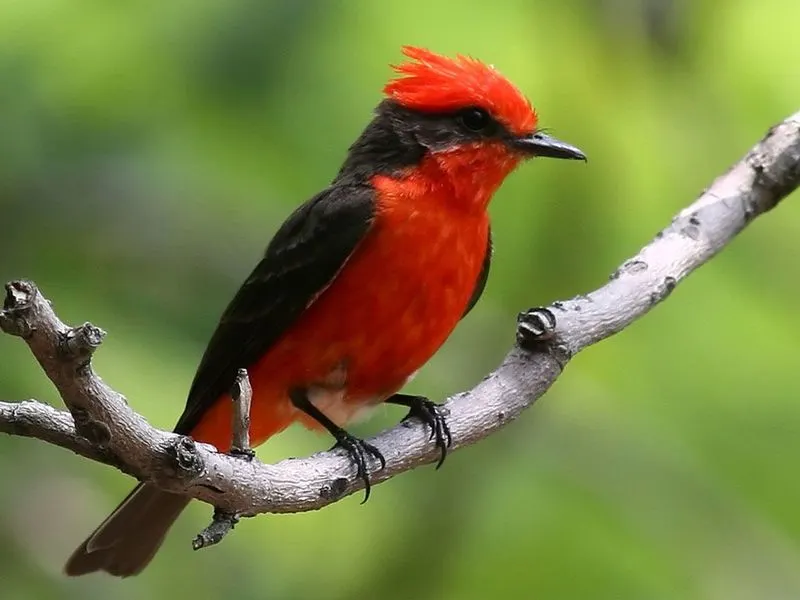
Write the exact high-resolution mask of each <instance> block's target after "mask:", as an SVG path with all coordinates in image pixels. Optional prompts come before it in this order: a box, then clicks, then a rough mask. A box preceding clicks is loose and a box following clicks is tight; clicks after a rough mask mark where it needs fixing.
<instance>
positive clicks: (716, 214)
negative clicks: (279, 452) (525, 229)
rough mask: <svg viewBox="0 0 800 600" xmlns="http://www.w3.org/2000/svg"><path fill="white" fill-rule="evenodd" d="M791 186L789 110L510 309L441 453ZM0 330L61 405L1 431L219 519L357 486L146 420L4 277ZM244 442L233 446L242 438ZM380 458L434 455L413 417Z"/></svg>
mask: <svg viewBox="0 0 800 600" xmlns="http://www.w3.org/2000/svg"><path fill="white" fill-rule="evenodd" d="M799 183H800V112H798V113H796V114H794V115H792V116H791V117H789V118H787V119H786V120H785V121H783V122H782V123H780V124H779V125H777V126H775V127H774V128H772V129H771V130H770V131H769V132H768V134H767V135H766V137H765V138H764V139H763V140H762V141H761V142H759V143H758V144H757V145H756V146H755V147H754V148H753V149H752V150H751V151H750V152H749V153H748V154H747V156H745V157H744V158H743V159H742V160H741V161H739V162H738V163H736V164H735V165H734V166H733V167H732V168H731V169H730V170H729V171H728V172H727V173H726V174H724V175H722V176H721V177H719V178H718V179H717V180H716V181H715V182H714V183H713V185H712V186H711V187H710V188H709V189H708V190H706V191H705V192H704V193H703V194H702V195H701V196H700V198H699V199H698V200H697V201H696V202H694V203H693V204H692V205H690V206H688V207H687V208H685V209H684V210H683V211H681V212H680V213H679V214H678V215H677V216H676V217H675V218H674V219H673V221H672V223H671V224H670V225H669V226H668V227H666V228H665V229H664V230H663V231H661V232H660V233H658V234H657V235H656V237H655V239H653V240H652V241H651V242H650V243H649V244H648V245H647V246H645V247H644V248H643V249H642V250H641V251H640V252H639V253H638V254H637V255H635V256H634V257H632V258H631V259H629V260H627V261H625V263H624V264H623V265H622V266H621V267H620V268H619V269H618V270H617V271H615V272H614V273H613V274H612V275H611V278H610V281H609V282H608V283H607V284H606V285H604V286H603V287H601V288H599V289H597V290H595V291H593V292H591V293H589V294H587V295H581V296H577V297H575V298H573V299H571V300H568V301H565V302H555V303H553V305H552V306H551V307H550V308H549V309H538V310H534V311H528V312H526V313H522V314H521V315H520V317H519V319H518V330H517V339H518V342H519V343H518V345H517V346H515V347H514V348H513V349H512V350H511V351H510V352H509V353H508V355H507V356H506V358H505V360H504V361H503V363H502V364H501V365H500V366H499V367H498V368H497V369H496V370H495V371H494V372H492V373H491V374H489V375H488V376H487V377H486V378H485V379H484V380H483V381H482V382H481V383H480V384H478V385H477V386H476V387H475V388H474V389H472V390H470V391H468V392H464V393H461V394H456V395H455V396H453V397H451V398H449V399H448V400H447V402H446V408H447V410H448V411H449V417H448V423H449V426H450V430H451V432H452V436H453V446H452V448H451V450H456V449H458V448H460V447H463V446H467V445H469V444H473V443H475V442H477V441H479V440H481V439H483V438H485V437H487V436H488V435H490V434H492V433H494V432H495V431H497V430H499V429H500V428H501V427H503V426H504V425H506V424H507V423H508V422H510V421H512V420H514V419H515V418H516V417H517V416H519V414H520V413H521V412H522V411H523V410H524V409H526V408H527V407H529V406H531V405H532V404H533V403H534V402H535V400H536V399H537V398H539V397H540V396H541V395H542V394H544V393H545V392H546V391H547V390H548V389H549V387H550V386H551V385H552V384H553V382H554V381H555V380H556V379H557V378H558V376H559V375H560V374H561V372H562V370H563V368H564V366H565V365H566V364H567V362H568V361H569V359H570V358H571V357H572V356H574V355H575V354H576V353H577V352H579V351H581V350H583V349H584V348H586V347H588V346H590V345H592V344H594V343H597V342H599V341H600V340H603V339H605V338H607V337H609V336H611V335H613V334H614V333H617V332H618V331H621V330H622V329H624V328H625V327H627V326H628V325H629V324H630V323H632V322H633V321H634V320H635V319H637V318H639V317H641V316H642V315H644V314H645V313H646V312H648V311H649V310H650V309H651V308H653V307H654V306H655V305H656V304H658V303H659V302H661V301H662V300H664V299H665V298H666V297H667V296H668V295H669V294H670V293H671V292H672V291H673V290H674V288H675V287H676V285H677V284H678V283H679V282H680V281H681V280H682V279H683V278H684V277H686V276H687V275H688V274H689V273H691V272H692V271H694V270H695V269H697V268H698V267H699V266H701V265H702V264H704V263H705V262H706V261H708V260H709V259H710V258H711V257H713V256H714V255H715V254H716V253H717V252H719V251H720V250H722V249H723V248H724V247H725V246H726V245H727V244H728V243H729V242H730V241H731V240H732V239H733V238H734V237H735V236H736V234H738V233H739V232H740V231H741V230H742V229H744V227H745V226H747V225H748V224H749V223H750V222H752V221H753V220H754V219H755V218H756V217H758V216H760V215H761V214H763V213H765V212H767V211H768V210H770V209H772V208H774V207H775V206H776V205H777V204H778V202H779V201H780V200H781V199H782V198H784V197H785V196H786V195H788V194H789V193H790V192H792V191H793V190H794V189H795V188H796V187H797V186H798V184H799ZM6 289H7V292H8V294H7V297H6V301H5V305H4V310H3V312H2V313H0V327H2V329H3V330H4V331H5V332H7V333H10V334H12V335H17V336H20V337H22V338H23V339H24V340H25V342H26V343H27V344H28V346H29V347H30V350H31V351H32V353H33V355H34V356H35V357H36V359H37V360H38V361H39V364H40V365H41V366H42V368H43V370H44V371H45V373H46V374H47V376H48V377H49V378H50V380H51V381H52V382H53V383H54V384H55V386H56V388H57V389H58V391H59V393H60V394H61V397H62V399H63V400H64V403H65V405H66V406H67V408H68V409H69V413H67V412H64V411H59V410H56V409H54V408H52V407H50V406H48V405H46V404H43V403H40V402H35V401H26V402H20V403H9V402H0V432H2V433H8V434H12V435H21V436H27V437H34V438H38V439H40V440H43V441H45V442H48V443H51V444H54V445H57V446H61V447H63V448H67V449H69V450H72V451H73V452H75V453H77V454H79V455H81V456H83V457H85V458H88V459H90V460H95V461H98V462H102V463H105V464H109V465H112V466H114V467H116V468H118V469H120V470H122V471H124V472H126V473H129V474H131V475H133V476H135V477H137V478H139V479H143V480H148V481H151V482H153V483H154V484H156V485H158V486H160V487H162V488H163V489H165V490H169V491H172V492H178V493H182V494H187V495H190V496H192V497H195V498H198V499H200V500H203V501H206V502H208V503H210V504H212V505H213V506H215V507H216V509H217V511H219V512H220V513H222V514H229V515H245V516H247V515H255V514H259V513H267V512H301V511H308V510H314V509H318V508H321V507H323V506H325V505H327V504H330V503H332V502H335V501H336V500H338V499H340V498H342V497H344V496H347V495H349V494H352V493H353V492H355V491H357V490H359V489H360V488H361V487H362V484H361V483H360V482H359V481H358V480H357V479H356V477H355V472H354V469H353V467H352V465H351V464H350V461H349V460H348V458H347V456H346V455H345V454H344V453H342V452H339V451H328V452H321V453H318V454H315V455H313V456H311V457H309V458H301V459H287V460H284V461H281V462H279V463H277V464H272V465H266V464H262V463H260V462H258V461H255V460H254V461H246V460H242V459H241V458H236V457H232V456H228V455H226V454H221V453H218V452H216V451H215V449H213V448H211V447H210V446H207V445H204V444H199V443H195V442H194V441H192V440H191V439H189V438H187V437H185V436H179V435H175V434H172V433H167V432H164V431H160V430H158V429H155V428H153V427H152V426H151V425H150V424H149V423H147V421H146V420H145V419H144V418H143V417H141V416H140V415H138V414H136V413H135V412H134V411H132V410H131V409H130V408H129V407H128V405H127V403H126V401H125V398H124V397H123V396H122V395H121V394H120V393H118V392H116V391H114V390H113V389H111V388H110V387H109V386H108V385H106V384H105V383H104V382H103V381H102V379H100V377H99V376H98V375H97V374H96V373H95V372H94V371H93V369H92V364H91V355H92V353H93V352H94V350H95V349H96V348H97V347H98V346H99V344H100V343H101V341H102V338H103V335H104V333H103V331H102V330H100V329H98V328H96V327H94V326H92V325H91V324H88V323H87V324H84V325H82V326H80V327H77V328H70V327H68V326H67V325H65V324H64V323H63V322H61V320H60V319H59V318H58V317H57V316H56V314H55V312H54V311H53V309H52V307H51V305H50V303H49V302H48V301H47V300H45V299H44V297H42V295H41V294H40V293H39V291H38V290H37V289H36V287H35V286H34V285H33V284H32V283H29V282H23V281H21V282H13V283H10V284H8V285H7V286H6ZM243 443H244V442H243ZM370 443H372V444H374V445H375V446H376V447H377V448H379V449H380V450H381V452H382V453H383V455H384V456H385V457H386V467H385V469H383V470H380V471H373V472H372V480H373V482H374V483H380V482H382V481H385V480H387V479H389V478H390V477H394V476H395V475H398V474H399V473H402V472H404V471H407V470H409V469H412V468H414V467H417V466H419V465H423V464H427V463H430V462H433V461H435V460H437V459H438V457H439V451H438V450H437V449H436V448H435V446H434V444H433V443H432V442H431V441H430V439H429V432H428V431H427V430H426V428H425V426H424V425H423V424H422V423H419V422H417V421H416V420H410V421H407V422H404V423H402V424H400V425H398V426H397V427H394V428H393V429H391V430H389V431H386V432H383V433H381V434H380V435H378V436H376V437H375V438H373V439H371V440H370Z"/></svg>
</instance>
